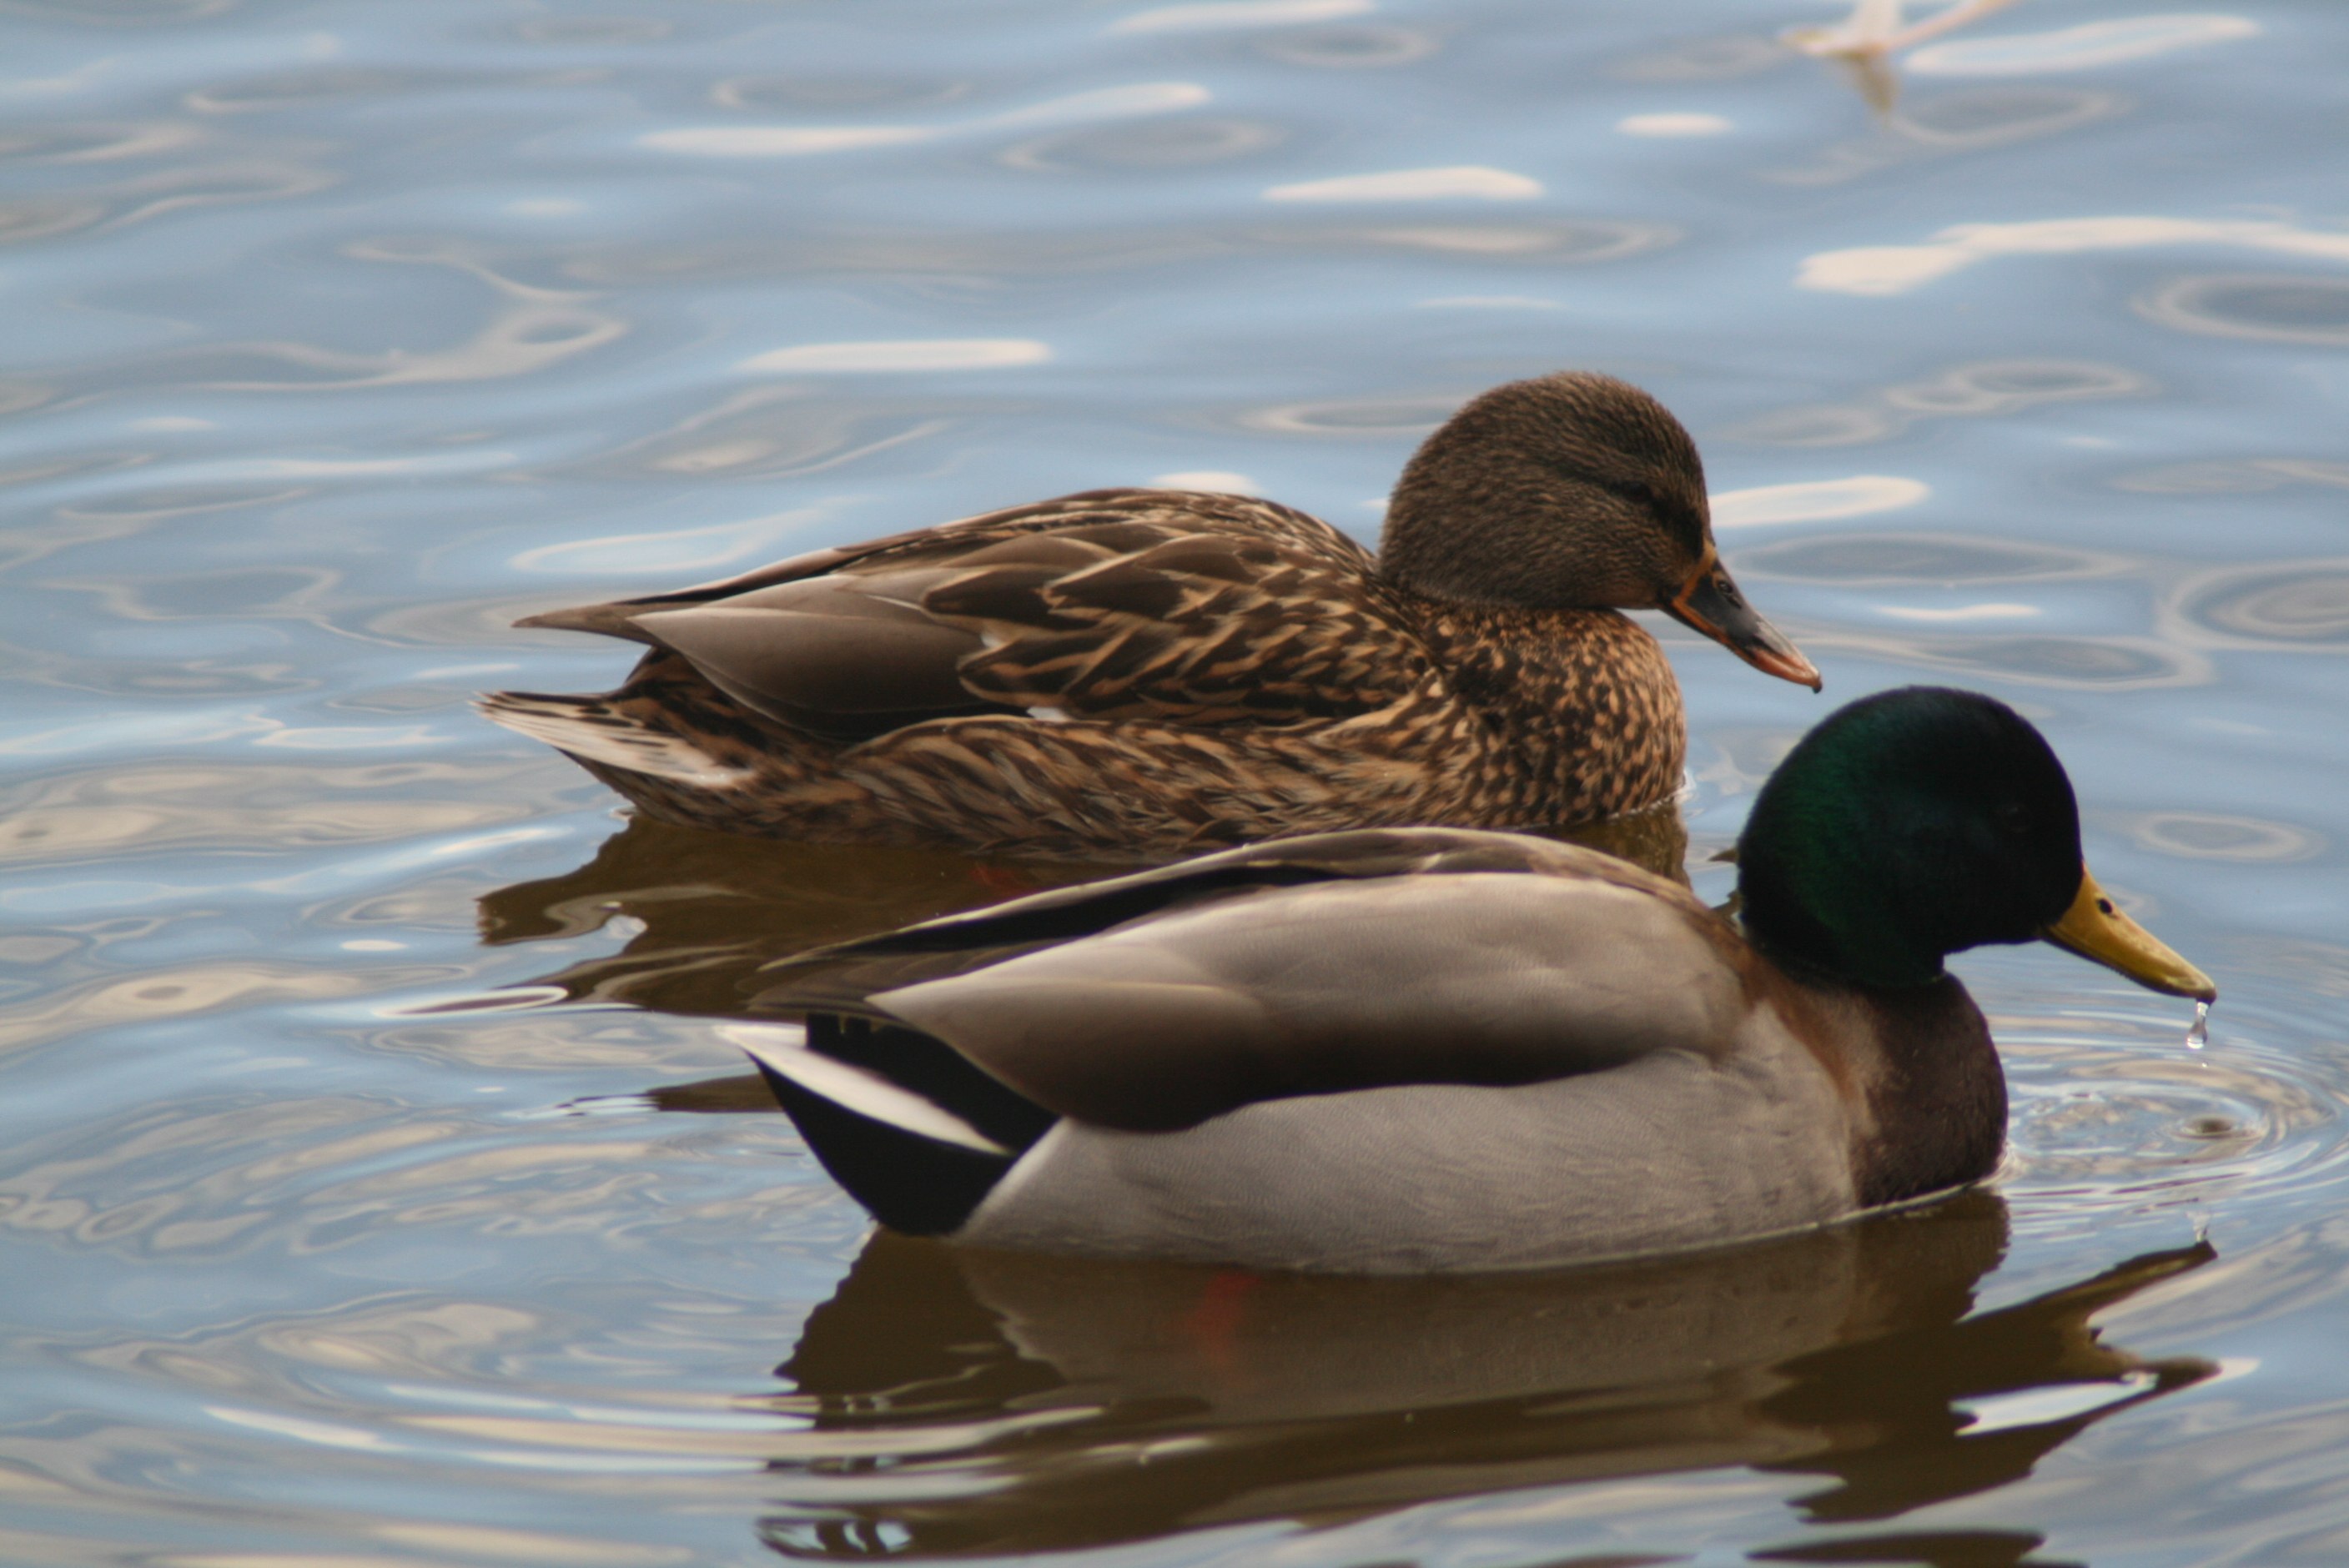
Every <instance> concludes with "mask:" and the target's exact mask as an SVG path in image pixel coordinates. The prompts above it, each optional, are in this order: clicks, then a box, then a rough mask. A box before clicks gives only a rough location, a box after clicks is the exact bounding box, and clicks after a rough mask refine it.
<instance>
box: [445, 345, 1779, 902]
mask: <svg viewBox="0 0 2349 1568" xmlns="http://www.w3.org/2000/svg"><path fill="white" fill-rule="evenodd" d="M1620 608H1653V609H1661V610H1663V611H1665V612H1666V613H1667V614H1671V615H1673V616H1675V617H1677V618H1678V619H1679V620H1681V621H1682V622H1684V623H1685V624H1688V625H1690V626H1692V627H1694V628H1695V629H1697V630H1698V631H1701V632H1702V633H1704V634H1706V635H1707V636H1709V637H1713V638H1714V639H1716V640H1718V641H1719V642H1721V643H1723V644H1724V645H1727V646H1728V647H1729V648H1730V649H1731V650H1733V652H1735V653H1736V654H1738V655H1740V656H1741V657H1743V658H1744V659H1746V660H1747V661H1748V662H1749V663H1751V664H1753V665H1755V666H1756V667H1758V668H1760V669H1763V670H1766V671H1768V672H1769V673H1770V674H1772V675H1775V676H1782V677H1784V678H1785V679H1787V680H1791V681H1797V682H1800V683H1802V684H1804V685H1806V686H1811V687H1813V688H1814V689H1816V687H1817V686H1818V684H1819V676H1818V672H1817V671H1816V670H1815V669H1813V668H1812V667H1811V665H1810V664H1809V663H1808V661H1806V659H1804V657H1803V656H1802V655H1801V654H1799V653H1797V652H1796V651H1795V647H1794V645H1792V644H1790V643H1788V642H1787V641H1786V640H1785V638H1784V637H1782V636H1780V635H1779V634H1778V633H1777V632H1776V631H1775V629H1773V628H1772V627H1771V626H1770V624H1768V623H1767V622H1765V621H1764V620H1763V619H1762V617H1761V616H1759V615H1758V614H1754V611H1753V609H1752V608H1750V607H1749V606H1748V605H1747V604H1746V603H1745V601H1744V598H1743V597H1742V596H1741V595H1740V594H1739V593H1738V591H1737V587H1736V585H1735V584H1734V583H1733V582H1731V580H1730V577H1729V574H1728V573H1727V572H1726V571H1725V570H1723V567H1722V564H1721V561H1720V557H1719V555H1718V553H1717V552H1715V550H1714V548H1713V532H1712V526H1711V522H1710V521H1709V514H1708V512H1707V510H1706V501H1705V490H1704V471H1703V468H1702V464H1700V462H1699V461H1698V459H1697V452H1696V446H1695V443H1693V442H1692V441H1691V440H1690V438H1689V435H1688V432H1687V431H1686V430H1684V429H1682V428H1681V424H1680V421H1678V420H1677V419H1675V418H1672V417H1671V414H1670V413H1668V412H1666V411H1665V409H1664V407H1663V406H1662V405H1661V404H1660V403H1658V402H1656V400H1655V399H1654V398H1652V397H1649V396H1648V395H1647V394H1646V393H1644V392H1641V391H1640V390H1639V389H1638V388H1637V387H1630V386H1627V385H1625V384H1624V383H1623V382H1620V381H1617V380H1613V379H1611V378H1609V377H1604V376H1593V375H1583V374H1567V375H1558V376H1547V377H1541V378H1539V379H1537V380H1531V381H1518V382H1513V383H1511V384H1510V385H1508V386H1506V387H1496V388H1495V389H1494V390H1493V391H1490V392H1487V393H1485V394H1484V395H1483V396H1482V397H1477V398H1476V399H1475V400H1474V401H1472V402H1471V403H1469V404H1468V405H1467V406H1466V407H1464V408H1462V409H1461V410H1460V411H1459V412H1458V413H1457V414H1455V415H1454V416H1453V418H1451V419H1450V420H1449V421H1448V422H1447V423H1445V424H1444V427H1443V428H1441V429H1439V430H1437V431H1436V432H1435V433H1434V434H1433V436H1431V437H1429V438H1428V439H1427V442H1426V444H1425V445H1424V446H1423V447H1421V448H1420V449H1419V451H1418V453H1417V454H1416V455H1415V456H1414V457H1413V459H1411V463H1410V465H1409V467H1407V468H1406V469H1404V470H1403V475H1402V482H1401V483H1400V484H1399V485H1398V486H1397V487H1396V490H1395V492H1394V496H1393V500H1392V505H1391V506H1390V509H1389V511H1388V513H1387V523H1386V531H1385V534H1384V537H1383V540H1382V542H1381V546H1380V552H1379V554H1378V556H1377V557H1376V558H1375V559H1373V558H1372V557H1371V555H1370V554H1369V553H1368V552H1365V551H1364V550H1363V549H1362V548H1361V546H1360V545H1358V544H1356V543H1355V542H1353V541H1351V540H1350V539H1348V538H1347V537H1346V536H1345V535H1344V534H1342V533H1340V532H1339V531H1337V530H1336V529H1334V528H1332V527H1330V525H1329V524H1328V523H1325V522H1322V521H1319V519H1317V518H1312V517H1309V516H1307V515H1306V514H1305V513H1303V512H1300V511H1291V510H1289V509H1288V508H1287V507H1284V506H1277V505H1275V504H1274V503H1272V502H1270V501H1266V500H1252V499H1250V498H1248V497H1245V496H1234V495H1210V494H1204V493H1200V492H1196V491H1190V490H1092V491H1088V492H1086V493H1084V494H1082V495H1071V496H1063V497H1061V499H1060V500H1048V501H1039V502H1036V503H1035V504H1033V505H1030V506H1021V507H1014V508H1012V509H1010V510H1009V511H995V512H988V513H987V514H986V515H984V516H980V517H972V518H966V519H964V520H962V521H959V522H950V523H947V524H946V525H944V526H943V527H939V528H933V529H929V530H926V531H922V532H918V533H903V534H897V535H895V536H893V537H891V538H887V539H878V540H874V541H872V542H867V543H864V544H854V545H849V546H846V547H844V548H842V549H837V550H823V551H818V552H814V553H812V554H809V555H802V556H798V557H795V558H793V559H792V560H790V561H785V562H781V563H780V564H777V565H773V566H770V567H767V568H765V569H764V570H762V571H758V572H753V573H750V574H748V575H747V576H741V577H735V578H731V579H729V580H728V581H726V582H722V583H707V584H704V585H703V586H701V587H698V588H688V589H684V590H682V591H680V592H678V593H661V594H655V595H652V596H650V597H647V598H642V599H627V600H623V601H620V602H618V603H610V604H595V605H589V606H586V607H585V608H581V609H574V610H558V611H554V612H551V613H549V614H540V615H533V616H530V617H528V618H526V619H524V620H523V621H521V622H518V623H516V624H519V625H523V626H554V627H563V628H567V629H571V630H575V631H585V632H600V633H603V634H606V635H609V636H614V637H623V638H626V639H629V640H631V641H634V642H638V643H645V644H648V645H650V646H651V648H652V652H650V653H649V654H647V655H646V656H645V657H644V659H643V661H642V662H641V663H640V664H638V665H637V666H636V671H635V673H634V674H633V675H631V676H629V679H628V683H627V684H626V686H622V687H621V688H620V689H619V690H617V691H616V692H613V693H610V694H609V695H607V696H543V695H538V694H533V693H528V692H499V693H495V694H492V695H491V696H487V697H485V698H484V699H483V702H482V707H483V711H484V712H486V713H487V714H488V716H489V717H492V718H493V719H495V720H496V721H497V722H499V723H500V724H503V725H506V726H508V727H512V728H514V729H517V730H520V731H522V732H523V734H525V735H530V736H533V737H535V738H539V739H541V740H544V741H546V742H547V743H549V744H550V745H553V746H554V747H556V748H560V749H561V750H563V751H565V752H567V753H569V754H570V755H571V757H572V758H574V759H575V760H576V761H578V762H579V763H580V764H581V765H582V766H583V767H585V768H586V769H588V771H590V772H592V773H594V774H595V776H596V777H597V778H599V779H604V780H605V782H607V783H609V784H610V785H611V786H612V787H613V788H614V789H617V790H618V791H620V793H622V794H623V795H626V797H628V799H631V800H633V801H635V802H636V805H637V806H638V807H639V808H640V809H641V810H645V811H647V812H649V813H650V814H652V815H654V816H657V817H661V818H664V819H667V820H670V821H676V822H682V823H686V824H688V825H690V826H696V827H709V828H721V829H732V830H742V831H751V832H760V833H768V834H773V835H776V836H778V837H784V838H797V839H804V840H809V841H827V842H835V843H896V844H929V845H943V846H946V847H950V848H957V849H966V850H976V851H1013V852H1024V853H1039V854H1062V855H1076V856H1096V857H1116V858H1123V859H1133V858H1145V857H1150V858H1162V859H1163V858H1165V857H1167V856H1170V855H1176V854H1183V853H1189V852H1195V851H1198V850H1200V849H1202V848H1213V847H1216V846H1218V845H1224V844H1231V843H1240V842H1247V841H1255V840H1259V839H1266V838H1271V837H1276V836H1278V835H1282V834H1289V833H1299V832H1309V831H1314V830H1330V829H1335V828H1341V827H1361V826H1382V825H1390V824H1405V823H1409V824H1422V823H1450V824H1458V825H1463V826H1468V827H1527V826H1544V825H1552V824H1563V823H1567V822H1574V821H1581V820H1589V819H1593V818H1598V817H1606V816H1611V815H1614V814H1616V813H1619V812H1623V811H1629V810H1637V809H1639V808H1640V807H1643V806H1648V805H1651V804H1653V803H1655V802H1657V801H1660V800H1663V799H1667V798H1669V797H1670V796H1671V794H1672V792H1673V791H1674V790H1676V789H1678V788H1679V787H1680V778H1681V756H1682V743H1683V736H1682V718H1681V697H1680V688H1679V686H1678V685H1677V684H1676V683H1675V682H1674V681H1673V679H1672V672H1671V664H1670V663H1669V661H1668V660H1667V659H1666V658H1665V656H1664V653H1663V650H1662V648H1661V646H1660V645H1658V644H1657V642H1656V640H1655V639H1654V638H1653V637H1651V636H1650V635H1649V634H1648V633H1647V632H1646V631H1645V630H1643V629H1642V628H1641V627H1640V626H1639V625H1637V624H1634V623H1633V622H1632V621H1630V619H1629V618H1628V617H1626V616H1624V615H1623V614H1620V613H1619V609H1620Z"/></svg>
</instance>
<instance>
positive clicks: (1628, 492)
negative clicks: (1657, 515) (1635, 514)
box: [1616, 480, 1656, 506]
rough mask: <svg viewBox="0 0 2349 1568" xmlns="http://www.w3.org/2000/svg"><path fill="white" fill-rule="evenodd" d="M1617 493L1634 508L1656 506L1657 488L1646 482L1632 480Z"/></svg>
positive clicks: (1619, 488)
mask: <svg viewBox="0 0 2349 1568" xmlns="http://www.w3.org/2000/svg"><path fill="white" fill-rule="evenodd" d="M1616 493H1617V494H1619V495H1620V496H1621V497H1622V498H1623V499H1624V500H1628V501H1630V503H1631V504H1632V505H1633V506H1653V505H1655V504H1656V490H1655V487H1654V486H1652V485H1651V484H1649V483H1648V481H1647V480H1630V482H1629V483H1627V484H1624V485H1621V486H1619V487H1618V488H1617V490H1616Z"/></svg>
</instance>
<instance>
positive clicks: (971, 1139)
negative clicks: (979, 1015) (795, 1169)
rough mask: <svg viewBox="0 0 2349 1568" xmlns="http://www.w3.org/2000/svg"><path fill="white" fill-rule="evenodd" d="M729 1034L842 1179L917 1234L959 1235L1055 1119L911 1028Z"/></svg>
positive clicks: (822, 1021)
mask: <svg viewBox="0 0 2349 1568" xmlns="http://www.w3.org/2000/svg"><path fill="white" fill-rule="evenodd" d="M719 1032H720V1033H722V1034H723V1035H724V1036H725V1037H727V1038H728V1039H730V1040H731V1041H732V1042H733V1043H734V1044H735V1045H736V1046H738V1047H740V1048H741V1049H742V1050H743V1051H744V1052H745V1053H746V1054H747V1055H748V1056H749V1057H750V1060H751V1061H752V1062H753V1063H755V1064H756V1065H757V1067H758V1068H759V1071H760V1074H761V1076H762V1077H764V1078H766V1080H767V1087H768V1088H771V1089H772V1090H774V1093H775V1099H777V1100H778V1101H779V1102H781V1105H782V1108H783V1109H784V1111H785V1112H786V1113H787V1114H788V1115H789V1116H790V1117H791V1119H792V1122H793V1123H794V1124H795V1125H796V1126H797V1127H798V1128H799V1130H800V1136H801V1137H802V1138H804V1139H806V1140H807V1145H808V1149H809V1150H810V1151H811V1152H812V1153H813V1154H814V1155H815V1157H816V1160H817V1161H819V1162H820V1163H821V1164H822V1165H823V1168H824V1170H825V1171H829V1172H830V1173H831V1175H832V1178H833V1181H837V1182H839V1183H840V1184H841V1185H842V1186H843V1187H844V1188H846V1189H847V1190H848V1191H849V1194H850V1196H852V1197H854V1199H855V1200H856V1201H857V1202H860V1203H862V1204H864V1207H865V1208H866V1209H867V1210H869V1211H871V1212H872V1214H873V1217H874V1219H876V1220H879V1221H880V1222H882V1223H883V1224H885V1225H887V1226H888V1227H889V1228H890V1229H892V1230H895V1231H903V1232H905V1233H907V1234H909V1235H916V1236H936V1235H946V1234H948V1233H952V1232H954V1231H956V1230H958V1229H960V1228H961V1226H962V1223H963V1222H964V1221H966V1220H968V1219H969V1218H970V1216H971V1214H972V1212H974V1211H975V1210H977V1209H978V1206H979V1204H980V1203H981V1202H984V1201H985V1200H986V1198H987V1195H988V1193H989V1192H991V1191H994V1189H995V1184H996V1183H997V1182H999V1181H1001V1180H1003V1178H1004V1176H1005V1174H1006V1173H1008V1172H1009V1171H1010V1169H1011V1167H1012V1166H1013V1165H1015V1164H1017V1163H1018V1162H1019V1157H1020V1155H1022V1154H1024V1153H1026V1152H1027V1150H1029V1148H1030V1146H1032V1145H1033V1144H1034V1143H1035V1141H1036V1140H1038V1139H1040V1138H1041V1137H1042V1136H1043V1135H1044V1133H1045V1132H1046V1131H1047V1130H1050V1127H1051V1125H1052V1123H1053V1122H1054V1121H1055V1120H1056V1118H1055V1117H1053V1116H1052V1115H1051V1113H1050V1112H1049V1111H1046V1110H1044V1109H1041V1108H1040V1107H1039V1106H1036V1105H1034V1104H1032V1103H1030V1101H1028V1100H1026V1099H1022V1098H1021V1097H1019V1095H1016V1094H1014V1093H1013V1092H1012V1091H1011V1090H1009V1089H1008V1088H1005V1087H1004V1086H1003V1085H1002V1084H1000V1083H999V1082H997V1081H996V1080H995V1079H993V1078H988V1076H987V1075H986V1074H984V1073H982V1072H980V1071H979V1070H978V1068H974V1067H972V1066H971V1065H970V1064H969V1063H968V1062H967V1061H964V1060H963V1059H962V1058H961V1057H959V1056H957V1055H956V1053H955V1052H954V1051H953V1050H952V1049H951V1048H950V1047H947V1046H946V1045H945V1044H943V1043H942V1042H940V1041H937V1040H935V1039H932V1038H931V1037H928V1036H926V1035H923V1034H919V1033H917V1032H916V1031H914V1030H911V1029H905V1028H900V1027H896V1026H891V1025H885V1024H875V1023H873V1022H870V1021H867V1020H864V1019H860V1018H844V1017H838V1016H829V1015H824V1014H815V1015H812V1016H810V1017H809V1019H808V1023H807V1026H806V1028H805V1029H804V1030H802V1029H793V1028H790V1027H786V1026H776V1025H760V1024H735V1025H730V1026H727V1027H725V1028H724V1029H722V1030H720V1031H719Z"/></svg>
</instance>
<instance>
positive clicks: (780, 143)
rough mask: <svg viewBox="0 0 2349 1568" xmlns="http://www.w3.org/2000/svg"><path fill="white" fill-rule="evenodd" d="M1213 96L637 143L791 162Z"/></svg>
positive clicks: (1121, 115) (1192, 93) (736, 130)
mask: <svg viewBox="0 0 2349 1568" xmlns="http://www.w3.org/2000/svg"><path fill="white" fill-rule="evenodd" d="M1213 96H1214V95H1212V94H1210V93H1209V92H1208V91H1207V89H1206V88H1203V87H1201V86H1200V85H1199V84H1197V83H1196V82H1137V83H1135V84H1133V85H1132V86H1130V87H1121V88H1099V89H1097V90H1095V91H1092V92H1081V93H1073V94H1071V95H1070V96H1069V97H1067V98H1051V99H1049V100H1047V101H1045V102H1043V103H1039V104H1030V105H1029V106H1028V107H1027V108H1016V109H1009V110H1006V111H1005V112H1003V113H1001V114H990V115H984V116H981V117H980V118H978V119H968V120H958V121H954V122H950V123H948V124H945V125H709V126H689V127H680V128H679V129H675V130H656V131H650V132H647V134H646V135H644V136H643V137H641V138H639V142H640V144H641V145H643V146H646V147H649V148H652V149H654V150H657V151H661V152H683V153H692V154H697V155H698V156H701V157H705V158H796V157H802V156H805V155H808V154H812V153H823V152H854V151H857V150H862V149H864V148H868V147H904V146H908V145H911V144H914V143H916V142H925V141H936V140H940V139H945V138H948V137H957V136H966V135H971V134H974V133H978V132H983V131H989V130H1012V129H1024V128H1026V127H1028V126H1035V125H1061V124H1065V123H1069V122H1071V121H1084V120H1097V119H1125V118H1128V117H1131V116H1134V115H1146V114H1168V113H1172V112H1174V110H1176V109H1185V108H1198V107H1199V106H1200V105H1201V104H1204V103H1206V102H1208V101H1210V99H1211V98H1213Z"/></svg>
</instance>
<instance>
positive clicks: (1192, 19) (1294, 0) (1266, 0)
mask: <svg viewBox="0 0 2349 1568" xmlns="http://www.w3.org/2000/svg"><path fill="white" fill-rule="evenodd" d="M1377 9H1378V5H1377V0H1201V3H1200V4H1198V5H1161V6H1159V7H1158V8H1156V9H1155V10H1151V11H1137V12H1135V13H1134V14H1133V15H1131V16H1127V17H1124V18H1123V19H1121V20H1120V21H1118V22H1117V23H1115V24H1114V25H1112V26H1111V28H1110V31H1111V32H1112V33H1194V32H1198V33H1204V32H1215V31H1219V30H1221V29H1223V28H1226V27H1280V26H1291V25H1293V24H1296V23H1299V22H1334V21H1336V20H1338V19H1339V18H1340V17H1343V16H1360V15H1364V14H1365V13H1368V12H1371V11H1375V10H1377Z"/></svg>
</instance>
